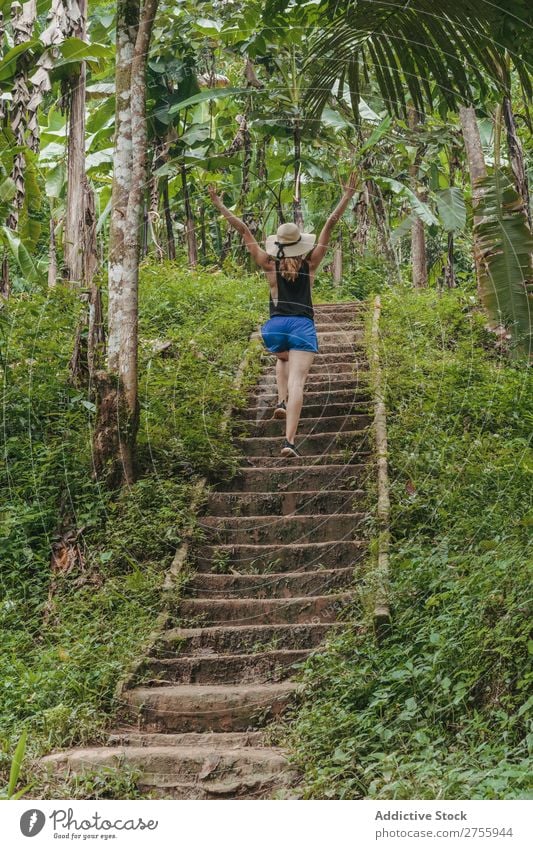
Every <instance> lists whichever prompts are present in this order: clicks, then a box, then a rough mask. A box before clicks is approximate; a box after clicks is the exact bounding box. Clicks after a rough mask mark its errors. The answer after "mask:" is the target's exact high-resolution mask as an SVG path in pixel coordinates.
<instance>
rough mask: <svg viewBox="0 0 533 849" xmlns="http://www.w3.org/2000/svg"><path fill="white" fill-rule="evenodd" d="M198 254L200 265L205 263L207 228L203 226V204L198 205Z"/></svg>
mask: <svg viewBox="0 0 533 849" xmlns="http://www.w3.org/2000/svg"><path fill="white" fill-rule="evenodd" d="M200 239H201V241H200V255H201V257H202V265H206V264H207V228H206V226H205V204H204V203H202V205H201V206H200Z"/></svg>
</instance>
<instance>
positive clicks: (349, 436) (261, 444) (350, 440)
mask: <svg viewBox="0 0 533 849" xmlns="http://www.w3.org/2000/svg"><path fill="white" fill-rule="evenodd" d="M368 435H369V431H368V429H363V428H361V429H360V430H345V431H342V432H341V433H335V432H334V433H312V434H305V433H303V434H302V435H301V436H297V437H296V447H297V448H298V450H299V451H300V452H301V454H302V455H304V457H305V455H306V454H326V453H328V454H329V453H334V452H339V451H341V450H342V449H343V448H346V447H349V448H350V449H351V450H352V451H353V450H355V448H357V449H361V448H363V447H364V446H366V445H368ZM236 444H237V446H238V447H239V448H240V449H241V451H242V452H243V454H244V455H245V456H247V457H250V456H256V457H273V456H276V455H277V456H278V457H279V456H281V454H280V452H281V449H282V447H283V434H280V436H250V437H245V438H243V439H239V440H236ZM285 460H287V458H285Z"/></svg>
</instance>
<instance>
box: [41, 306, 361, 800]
mask: <svg viewBox="0 0 533 849" xmlns="http://www.w3.org/2000/svg"><path fill="white" fill-rule="evenodd" d="M360 309H361V307H360V305H358V304H339V305H323V306H319V307H317V309H316V323H317V329H318V335H319V340H320V350H321V353H320V355H318V356H317V357H316V360H315V363H314V364H313V367H312V370H311V373H310V376H309V379H308V384H307V389H306V399H305V404H304V409H303V414H302V415H303V418H302V423H301V427H300V429H299V440H297V442H299V445H300V448H301V450H302V453H303V454H304V456H303V457H302V458H301V459H298V460H292V461H291V460H286V459H284V458H280V457H279V451H280V446H281V434H282V433H283V423H282V422H279V421H275V420H273V419H272V418H271V416H272V407H273V405H274V404H275V403H276V396H275V379H274V369H273V364H272V361H271V360H269V361H268V362H267V361H266V360H265V368H264V370H263V372H262V374H261V376H260V378H259V381H258V384H257V386H256V388H255V390H254V391H253V393H252V395H251V397H250V406H249V407H247V408H246V409H245V410H243V411H242V412H241V413H240V414H239V415H240V416H241V417H242V431H243V436H242V439H241V440H240V445H241V447H242V450H243V454H244V460H243V465H242V467H241V469H240V471H239V474H238V475H237V476H236V477H235V478H233V479H232V480H228V481H221V482H220V483H219V485H218V486H217V489H216V491H214V492H212V493H211V494H210V495H209V497H208V503H207V509H206V512H205V515H204V516H203V517H202V518H201V520H200V521H201V525H202V527H203V529H204V536H205V539H204V541H203V542H202V543H201V544H199V545H197V547H196V550H195V551H194V552H193V564H192V566H193V577H192V579H191V581H190V583H189V585H188V587H187V590H186V597H185V598H184V599H183V600H182V601H181V602H180V604H179V608H178V609H177V610H176V611H175V617H176V622H177V621H179V622H180V623H181V626H180V627H174V628H172V627H171V628H170V629H169V630H167V631H166V632H165V633H163V635H162V636H161V638H160V640H159V641H158V643H157V644H156V646H155V647H154V650H153V651H152V653H151V656H149V657H148V658H146V660H145V662H144V664H143V666H142V668H141V669H140V670H139V675H138V684H137V685H135V686H132V687H131V688H130V689H129V690H127V691H126V692H125V694H124V697H125V699H126V702H127V706H128V711H129V718H130V721H131V722H132V726H131V727H128V728H125V729H121V730H119V731H117V732H116V733H114V734H112V735H111V736H110V739H109V745H108V746H105V747H104V746H103V747H100V748H94V749H78V750H72V751H70V752H64V753H58V754H55V755H52V756H50V757H49V758H47V759H45V760H47V761H48V762H51V763H53V764H55V765H56V766H57V767H59V768H63V767H64V766H66V765H68V766H69V767H70V768H71V769H72V770H73V771H75V772H76V771H79V770H80V769H82V768H83V767H84V766H91V767H94V766H99V765H112V764H116V763H117V762H119V763H120V762H127V763H128V764H130V765H132V766H134V767H136V768H138V769H139V770H140V772H141V779H140V784H141V786H142V788H143V789H145V790H146V792H147V793H150V794H153V795H154V796H157V797H166V798H174V799H184V798H193V799H205V798H269V797H272V796H273V795H274V794H275V793H277V792H279V791H280V790H283V788H285V789H286V790H287V791H288V788H290V785H291V784H294V783H295V782H297V776H295V775H294V774H293V773H291V771H290V769H289V767H288V766H287V762H286V759H285V757H284V754H283V752H282V751H281V750H280V749H278V748H276V747H273V746H270V745H269V744H268V738H265V737H264V734H263V731H262V729H263V728H264V727H265V726H266V725H267V724H268V722H269V721H270V720H272V719H273V718H275V717H277V716H279V715H280V714H281V713H282V712H283V710H284V709H285V708H286V706H287V704H288V703H289V702H290V700H291V699H292V698H293V694H294V691H295V689H296V684H295V683H294V681H293V677H292V676H293V674H294V671H295V670H294V666H295V664H298V663H301V662H302V661H303V660H304V659H305V658H306V657H307V656H308V655H309V653H310V652H311V651H315V650H317V647H318V646H320V643H321V642H322V640H323V639H324V637H325V636H326V634H327V632H328V630H329V629H331V628H334V627H335V625H336V622H337V620H338V615H339V613H340V612H341V611H342V609H343V607H345V606H346V605H347V604H348V603H350V602H351V600H352V591H353V589H352V588H353V584H354V580H355V579H356V578H357V572H358V569H359V568H360V567H361V565H362V559H363V557H364V554H365V549H366V543H365V540H364V534H363V531H362V527H361V525H362V523H363V521H364V518H365V514H364V513H363V512H361V502H362V498H363V496H364V482H365V478H366V475H367V474H368V472H369V471H370V469H369V468H368V466H367V463H368V459H369V454H368V448H369V443H368V441H367V434H366V430H367V428H368V426H369V425H370V421H371V417H370V396H369V390H368V371H367V363H366V359H365V357H364V352H363V350H362V347H361V338H362V329H361V327H360V325H358V324H357V323H356V322H357V320H358V313H359V310H360ZM184 623H190V627H184Z"/></svg>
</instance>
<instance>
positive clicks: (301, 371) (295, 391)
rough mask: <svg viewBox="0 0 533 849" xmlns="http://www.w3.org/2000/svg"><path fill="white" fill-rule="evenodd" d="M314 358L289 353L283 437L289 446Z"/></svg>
mask: <svg viewBox="0 0 533 849" xmlns="http://www.w3.org/2000/svg"><path fill="white" fill-rule="evenodd" d="M314 358H315V355H314V354H313V353H312V352H311V351H295V350H291V351H289V383H288V390H289V400H288V402H287V423H286V431H285V436H286V439H287V442H290V443H291V445H293V444H294V440H295V437H296V431H297V429H298V422H299V421H300V413H301V412H302V404H303V400H304V386H305V381H306V379H307V374H308V372H309V369H310V368H311V363H312V362H313V360H314Z"/></svg>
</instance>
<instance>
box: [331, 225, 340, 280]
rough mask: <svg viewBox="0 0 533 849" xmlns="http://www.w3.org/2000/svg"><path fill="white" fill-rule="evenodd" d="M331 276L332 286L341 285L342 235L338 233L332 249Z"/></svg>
mask: <svg viewBox="0 0 533 849" xmlns="http://www.w3.org/2000/svg"><path fill="white" fill-rule="evenodd" d="M331 276H332V278H333V285H334V286H340V285H341V283H342V233H339V235H338V236H337V241H336V243H335V247H334V249H333V262H332V263H331Z"/></svg>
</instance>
